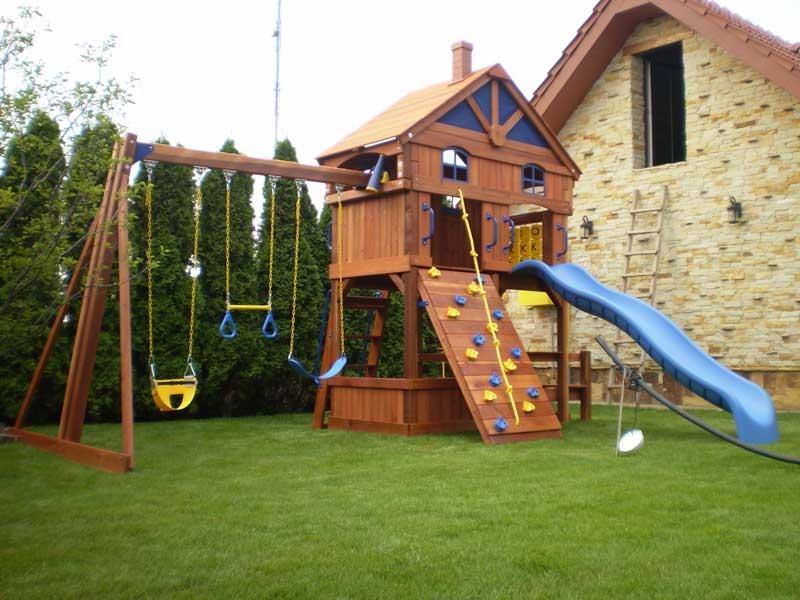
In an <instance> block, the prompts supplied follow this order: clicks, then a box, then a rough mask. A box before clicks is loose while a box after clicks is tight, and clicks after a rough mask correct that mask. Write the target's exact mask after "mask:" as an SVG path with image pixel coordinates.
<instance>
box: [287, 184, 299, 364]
mask: <svg viewBox="0 0 800 600" xmlns="http://www.w3.org/2000/svg"><path fill="white" fill-rule="evenodd" d="M299 258H300V183H299V182H298V183H297V199H296V200H295V203H294V267H293V269H292V321H291V327H290V329H289V356H292V355H294V322H295V317H296V316H297V273H298V271H299V270H300V265H299V263H298V260H299Z"/></svg>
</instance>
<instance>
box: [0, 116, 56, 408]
mask: <svg viewBox="0 0 800 600" xmlns="http://www.w3.org/2000/svg"><path fill="white" fill-rule="evenodd" d="M5 165H6V167H5V172H4V173H3V174H2V176H0V307H1V308H2V310H0V417H2V418H5V419H6V420H9V419H10V418H11V416H12V415H13V414H14V413H15V412H16V408H17V407H18V405H19V402H20V400H21V398H22V397H23V395H24V393H25V389H26V388H27V382H28V379H29V378H30V376H31V374H32V373H33V369H34V367H35V365H36V359H37V357H38V353H39V351H40V350H41V348H42V345H43V343H44V339H45V338H46V335H47V331H48V326H49V320H50V318H51V317H52V313H53V311H54V308H55V304H56V300H57V299H58V297H59V290H60V278H59V270H58V252H57V246H58V238H59V236H60V235H61V230H60V228H59V211H58V202H57V198H58V192H59V189H60V185H61V179H62V177H63V174H64V153H63V150H62V148H61V142H60V131H59V127H58V125H57V124H56V123H55V122H54V121H53V120H52V119H51V118H50V117H49V116H48V115H47V114H45V113H43V112H37V113H36V114H35V115H34V116H33V118H32V119H31V121H30V123H29V124H28V127H27V129H26V131H25V133H24V135H21V136H18V137H15V138H12V140H11V142H10V143H9V147H8V152H7V154H6V156H5ZM48 387H49V384H48V382H43V385H42V389H43V390H47V389H48ZM42 395H44V394H42ZM39 408H40V411H41V412H42V413H47V412H48V407H44V406H40V407H39ZM50 408H52V407H50Z"/></svg>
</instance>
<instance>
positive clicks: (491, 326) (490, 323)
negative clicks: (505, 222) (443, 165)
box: [458, 188, 519, 425]
mask: <svg viewBox="0 0 800 600" xmlns="http://www.w3.org/2000/svg"><path fill="white" fill-rule="evenodd" d="M458 196H459V198H461V220H462V221H464V226H465V227H466V228H467V239H468V240H469V255H470V256H471V257H472V263H473V265H474V266H475V275H476V276H477V283H478V289H479V293H480V295H481V298H483V307H484V309H485V310H486V321H487V325H486V329H487V330H488V331H489V333H490V334H492V344H493V345H494V351H495V354H496V355H497V364H498V365H499V366H500V374H501V375H502V377H503V383H504V384H505V386H506V394H508V401H509V402H510V403H511V409H512V410H513V411H514V424H516V425H519V413H517V406H516V404H515V403H514V388H513V387H512V386H511V383H510V382H509V381H508V376H507V375H506V370H505V367H503V355H502V354H501V353H500V340H499V339H497V323H495V322H494V320H493V319H492V311H491V310H490V309H489V301H488V300H487V299H486V290H485V289H484V287H483V278H482V277H481V269H480V266H479V265H478V253H477V252H476V251H475V241H474V240H473V238H472V229H471V228H470V226H469V215H468V214H467V206H466V202H465V201H464V192H462V191H461V188H458Z"/></svg>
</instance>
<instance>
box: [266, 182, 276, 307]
mask: <svg viewBox="0 0 800 600" xmlns="http://www.w3.org/2000/svg"><path fill="white" fill-rule="evenodd" d="M269 187H270V193H271V195H270V199H269V270H268V274H267V304H269V306H270V309H271V308H272V257H273V256H274V252H273V249H274V248H275V180H274V179H273V178H272V177H270V178H269Z"/></svg>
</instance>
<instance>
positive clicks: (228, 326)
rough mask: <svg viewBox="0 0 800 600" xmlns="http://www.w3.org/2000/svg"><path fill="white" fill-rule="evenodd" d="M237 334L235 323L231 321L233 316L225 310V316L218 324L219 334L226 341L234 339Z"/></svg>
mask: <svg viewBox="0 0 800 600" xmlns="http://www.w3.org/2000/svg"><path fill="white" fill-rule="evenodd" d="M237 333H238V331H237V330H236V321H234V320H233V314H231V311H229V310H226V311H225V316H224V317H222V322H221V323H220V324H219V334H220V335H221V336H222V337H224V338H225V339H226V340H232V339H233V338H235V337H236V334H237Z"/></svg>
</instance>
